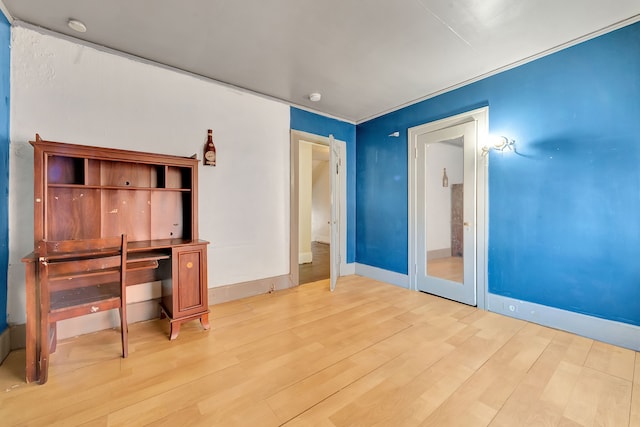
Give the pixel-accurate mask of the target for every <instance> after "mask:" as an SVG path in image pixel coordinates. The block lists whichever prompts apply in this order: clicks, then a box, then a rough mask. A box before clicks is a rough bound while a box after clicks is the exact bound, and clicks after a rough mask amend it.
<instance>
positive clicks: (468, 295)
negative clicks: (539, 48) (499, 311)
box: [408, 108, 488, 308]
mask: <svg viewBox="0 0 640 427" xmlns="http://www.w3.org/2000/svg"><path fill="white" fill-rule="evenodd" d="M487 117H488V109H487V108H483V109H480V110H474V111H472V112H469V113H466V114H461V115H459V116H455V117H451V118H448V119H443V120H440V121H437V122H433V123H427V124H425V125H421V126H417V127H414V128H411V129H409V140H408V144H409V147H408V148H409V187H410V188H409V205H410V206H409V215H410V220H409V271H410V275H409V280H410V285H411V288H412V289H416V290H420V291H424V292H428V293H431V294H434V295H438V296H441V297H444V298H448V299H452V300H455V301H459V302H462V303H465V304H469V305H477V306H479V307H481V308H484V305H485V294H486V238H485V236H486V203H485V198H486V161H485V158H484V157H482V156H481V154H480V153H481V149H480V144H479V141H480V140H481V139H483V138H484V135H486V129H487V128H486V125H487Z"/></svg>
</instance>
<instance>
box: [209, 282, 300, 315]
mask: <svg viewBox="0 0 640 427" xmlns="http://www.w3.org/2000/svg"><path fill="white" fill-rule="evenodd" d="M290 287H292V284H291V277H290V276H289V275H288V274H285V275H282V276H275V277H267V278H265V279H258V280H252V281H249V282H243V283H235V284H233V285H225V286H218V287H215V288H209V305H215V304H220V303H223V302H228V301H234V300H237V299H242V298H247V297H252V296H255V295H261V294H266V293H269V292H272V291H279V290H282V289H287V288H290ZM212 310H213V309H212Z"/></svg>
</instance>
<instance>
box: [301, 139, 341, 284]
mask: <svg viewBox="0 0 640 427" xmlns="http://www.w3.org/2000/svg"><path fill="white" fill-rule="evenodd" d="M301 141H306V142H311V143H314V144H320V145H325V146H327V147H329V146H330V139H329V137H325V136H320V135H314V134H311V133H307V132H302V131H298V130H292V131H291V160H290V162H291V167H290V182H291V186H290V197H289V203H290V219H289V223H290V225H291V226H290V230H289V251H290V252H289V279H290V281H291V286H298V284H299V283H300V278H299V275H298V179H299V174H298V171H299V169H298V168H299V164H298V160H299V159H298V151H299V146H300V142H301ZM334 141H335V145H336V148H337V149H338V152H339V153H340V160H341V165H342V168H341V170H340V172H341V173H340V179H339V183H337V184H338V185H339V186H340V189H339V191H338V194H339V199H340V200H339V201H338V205H339V207H338V210H339V212H340V218H339V240H340V245H339V252H338V254H339V256H340V272H344V271H345V267H346V258H347V232H346V227H347V177H346V175H347V174H346V166H345V165H346V164H347V148H346V147H347V144H346V142H344V141H340V140H338V139H334ZM331 191H332V194H334V189H333V188H332V189H331ZM332 250H333V249H332ZM336 280H337V277H336Z"/></svg>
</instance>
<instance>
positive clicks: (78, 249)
mask: <svg viewBox="0 0 640 427" xmlns="http://www.w3.org/2000/svg"><path fill="white" fill-rule="evenodd" d="M126 254H127V239H126V235H122V236H119V237H106V238H100V239H83V240H60V241H44V240H43V241H40V242H39V244H38V257H39V261H40V265H41V267H44V268H45V269H46V272H43V274H42V275H41V278H44V279H45V280H47V282H48V286H49V290H50V291H51V292H53V291H60V290H68V289H74V288H79V287H86V286H94V285H97V284H101V283H113V282H123V281H124V275H125V268H124V267H125V266H126Z"/></svg>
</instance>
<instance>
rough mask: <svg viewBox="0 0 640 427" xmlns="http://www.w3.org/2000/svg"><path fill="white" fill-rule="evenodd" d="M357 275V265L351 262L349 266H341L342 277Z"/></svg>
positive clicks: (342, 264)
mask: <svg viewBox="0 0 640 427" xmlns="http://www.w3.org/2000/svg"><path fill="white" fill-rule="evenodd" d="M353 274H356V263H355V262H350V263H349V264H345V263H341V264H340V276H351V275H353Z"/></svg>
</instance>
